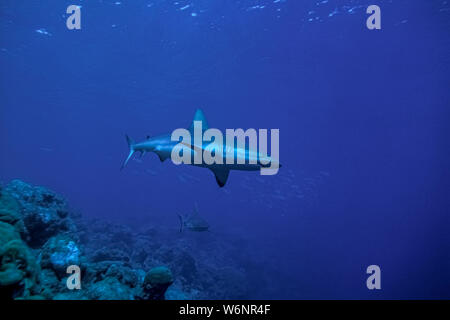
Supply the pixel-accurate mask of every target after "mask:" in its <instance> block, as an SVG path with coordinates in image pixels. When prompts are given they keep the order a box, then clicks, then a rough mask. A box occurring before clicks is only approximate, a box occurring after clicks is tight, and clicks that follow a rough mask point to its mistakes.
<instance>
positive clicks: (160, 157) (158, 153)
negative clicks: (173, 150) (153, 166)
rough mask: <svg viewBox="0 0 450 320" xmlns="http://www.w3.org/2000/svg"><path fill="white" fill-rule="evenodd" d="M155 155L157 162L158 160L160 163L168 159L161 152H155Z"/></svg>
mask: <svg viewBox="0 0 450 320" xmlns="http://www.w3.org/2000/svg"><path fill="white" fill-rule="evenodd" d="M155 153H156V154H157V155H158V157H159V160H160V161H161V162H164V160H166V159H167V158H168V156H167V155H165V154H164V153H162V152H155Z"/></svg>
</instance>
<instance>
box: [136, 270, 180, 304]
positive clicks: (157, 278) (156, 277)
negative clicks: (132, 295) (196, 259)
mask: <svg viewBox="0 0 450 320" xmlns="http://www.w3.org/2000/svg"><path fill="white" fill-rule="evenodd" d="M172 283H173V276H172V272H171V271H170V270H169V268H167V267H156V268H153V269H151V270H150V271H149V272H148V273H147V274H146V276H145V279H144V284H143V288H142V291H143V293H142V298H143V299H144V300H164V299H165V298H164V294H165V292H166V290H167V288H168V287H169V286H170V285H171V284H172Z"/></svg>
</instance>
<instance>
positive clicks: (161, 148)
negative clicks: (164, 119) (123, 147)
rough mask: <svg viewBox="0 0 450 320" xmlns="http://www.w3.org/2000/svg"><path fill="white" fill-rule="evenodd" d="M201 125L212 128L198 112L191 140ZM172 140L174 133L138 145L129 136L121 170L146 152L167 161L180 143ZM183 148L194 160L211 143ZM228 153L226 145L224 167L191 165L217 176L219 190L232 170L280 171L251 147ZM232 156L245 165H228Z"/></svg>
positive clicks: (265, 156) (217, 165)
mask: <svg viewBox="0 0 450 320" xmlns="http://www.w3.org/2000/svg"><path fill="white" fill-rule="evenodd" d="M199 122H200V123H201V128H202V131H203V132H204V131H206V130H207V129H208V128H209V127H208V124H207V122H206V119H205V116H204V114H203V112H202V110H200V109H198V110H197V111H196V113H195V115H194V120H193V121H192V125H191V126H190V128H189V129H188V130H189V132H190V133H191V134H192V136H194V130H195V123H197V124H198V123H199ZM171 137H172V134H171V133H169V134H165V135H161V136H156V137H149V136H147V139H146V140H145V141H142V142H138V143H136V142H134V141H133V140H132V139H131V138H130V137H128V135H126V139H127V142H128V147H129V154H128V157H127V158H126V160H125V161H124V162H123V164H122V167H121V169H123V168H124V167H125V166H126V164H127V163H128V161H129V160H130V158H131V157H132V155H133V154H134V153H135V152H140V153H141V156H143V155H144V154H145V153H146V152H154V153H156V154H157V155H158V157H159V159H160V160H161V162H163V161H165V160H166V159H168V158H171V155H172V150H173V149H174V147H175V146H177V145H179V144H180V141H173V140H172V139H171ZM181 144H183V145H185V146H186V147H187V149H189V150H191V157H195V154H196V153H199V152H203V151H204V150H205V148H206V147H208V145H210V144H211V143H210V142H209V143H207V144H206V143H204V142H202V145H195V144H194V143H192V144H190V143H186V142H181ZM225 149H226V148H225V145H224V146H223V159H224V161H223V163H221V164H219V163H212V164H207V163H205V162H204V161H202V162H201V163H195V162H194V161H191V162H190V163H189V164H191V165H193V166H197V167H203V168H208V169H210V170H211V171H212V172H213V173H214V176H215V178H216V181H217V183H218V185H219V186H220V187H223V186H224V185H225V183H226V182H227V179H228V175H229V173H230V170H242V171H257V170H261V168H268V167H269V166H270V165H272V164H273V163H276V166H277V168H279V167H281V165H279V162H278V161H277V160H275V159H273V158H272V157H270V156H268V155H262V154H261V153H258V152H257V151H254V150H250V148H249V144H248V143H245V145H244V148H238V147H236V145H235V144H234V147H233V150H231V151H230V150H228V152H226V150H225ZM230 154H234V158H232V159H238V158H241V160H245V161H243V163H239V162H238V161H231V163H230V162H228V161H227V157H230ZM263 163H264V164H263Z"/></svg>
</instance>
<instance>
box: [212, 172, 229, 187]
mask: <svg viewBox="0 0 450 320" xmlns="http://www.w3.org/2000/svg"><path fill="white" fill-rule="evenodd" d="M211 171H212V172H213V173H214V176H215V177H216V181H217V184H218V185H219V187H221V188H222V187H223V186H224V185H225V183H227V179H228V175H229V174H230V170H229V169H211Z"/></svg>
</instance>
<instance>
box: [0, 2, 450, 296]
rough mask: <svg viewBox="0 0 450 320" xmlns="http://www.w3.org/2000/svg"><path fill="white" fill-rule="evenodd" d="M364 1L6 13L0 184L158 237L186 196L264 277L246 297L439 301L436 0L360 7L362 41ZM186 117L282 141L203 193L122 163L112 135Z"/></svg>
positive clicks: (440, 116) (173, 174) (166, 168)
mask: <svg viewBox="0 0 450 320" xmlns="http://www.w3.org/2000/svg"><path fill="white" fill-rule="evenodd" d="M70 4H78V5H81V6H82V8H81V12H82V29H81V30H72V31H70V30H68V29H67V28H66V18H67V14H65V11H66V8H67V6H68V5H70ZM369 4H373V3H371V2H367V1H351V0H347V1H333V0H329V1H326V0H325V1H320V0H315V1H311V0H304V1H300V0H295V1H294V0H285V1H283V0H281V1H273V0H270V1H269V0H266V1H264V0H261V1H257V0H253V1H250V0H241V1H237V0H236V1H232V0H228V1H226V0H214V1H213V0H203V1H201V0H190V1H185V0H182V1H163V0H157V1H156V0H146V1H142V0H135V1H131V0H123V1H120V2H119V1H117V2H116V1H114V0H111V1H109V0H108V1H107V0H104V1H101V0H89V1H86V0H84V1H81V0H73V1H39V2H38V1H17V0H14V1H13V0H4V1H2V3H1V4H0V49H1V51H0V70H1V73H0V106H1V107H0V125H1V127H0V128H1V129H0V134H1V138H0V141H1V158H0V180H2V181H3V182H7V181H9V180H11V179H14V178H19V179H22V180H24V181H27V182H29V183H33V184H37V185H44V186H46V187H49V188H51V189H53V190H55V191H56V192H58V193H61V194H63V195H64V196H65V197H66V198H67V199H68V201H69V203H70V204H71V206H72V207H73V208H74V210H78V211H80V212H82V214H83V215H85V216H89V217H99V218H103V219H108V220H111V221H118V222H121V223H124V224H129V225H132V226H141V225H145V224H153V225H156V226H161V227H164V228H172V227H173V229H174V232H177V230H178V220H177V218H176V215H175V213H176V212H178V211H183V212H186V211H190V210H192V208H193V206H194V203H195V202H197V203H198V206H199V210H200V212H201V213H202V215H203V217H204V218H205V219H207V220H208V222H209V223H210V225H211V232H214V233H215V234H216V235H218V237H219V239H220V237H221V235H223V241H229V239H230V238H232V237H236V238H239V239H244V241H245V243H246V246H244V247H242V249H241V254H242V255H249V256H257V257H259V258H258V259H257V260H258V261H267V263H268V264H270V266H271V270H274V269H275V270H277V272H274V273H273V274H272V275H270V278H271V279H272V282H271V284H270V286H268V287H267V289H266V291H258V292H255V293H254V294H253V295H251V296H250V298H268V299H277V298H290V299H297V298H321V299H331V298H342V299H348V298H351V299H360V298H376V299H379V298H389V299H391V298H393V299H399V298H401V299H404V298H425V299H428V298H450V274H449V270H450V269H449V268H450V254H449V252H450V232H449V231H450V219H449V214H450V196H449V195H450V193H449V191H450V183H449V181H450V180H449V178H450V177H449V176H450V174H449V173H450V172H449V169H448V163H449V160H450V157H449V150H450V144H449V139H448V138H449V126H448V123H449V119H450V112H449V110H450V94H449V84H450V82H449V80H450V76H449V74H450V41H449V40H450V37H449V35H450V34H449V30H450V2H448V1H443V0H439V1H438V0H436V1H425V0H422V1H406V0H397V1H376V4H378V5H379V6H380V7H381V11H382V29H381V30H373V31H370V30H368V29H367V28H366V26H365V20H366V18H367V17H368V15H367V14H366V13H365V9H366V8H367V6H368V5H369ZM187 5H189V7H186V6H187ZM197 108H202V109H203V111H204V113H205V115H206V118H207V120H208V122H209V125H210V126H211V127H215V128H219V129H226V128H245V129H246V128H268V129H270V128H279V129H280V161H281V163H282V164H283V167H282V168H281V169H280V172H279V174H277V175H274V176H260V175H259V174H258V172H240V171H232V172H231V174H230V177H229V179H228V182H227V185H226V186H225V187H224V188H219V187H218V186H217V184H216V181H215V179H214V177H213V175H212V173H211V172H210V171H209V170H205V169H202V168H197V167H191V166H175V165H174V164H172V163H170V161H167V162H164V163H161V162H160V161H159V159H158V157H157V156H156V155H154V154H147V155H145V156H144V157H143V159H142V161H141V160H139V159H134V160H133V161H131V162H130V164H129V165H128V166H127V168H126V169H125V170H123V171H120V170H119V168H120V165H121V163H122V161H123V160H124V159H125V157H126V155H127V153H128V149H127V144H126V141H125V134H128V135H130V136H131V137H133V138H134V139H136V140H143V139H144V138H145V137H146V136H147V135H150V136H154V135H158V134H163V133H169V132H171V131H172V130H173V129H175V128H181V127H188V126H189V125H190V123H191V121H192V117H193V115H194V112H195V110H196V109H197ZM199 236H203V234H201V235H199ZM204 236H205V241H207V240H208V235H204ZM239 243H241V242H239ZM211 256H214V252H211ZM231 258H232V257H231ZM371 264H376V265H379V266H380V267H381V272H382V280H381V283H382V284H381V285H382V289H381V290H368V289H367V288H366V278H367V276H368V275H367V274H366V268H367V266H369V265H371ZM266 266H267V265H266V263H259V264H258V263H255V264H254V265H251V266H249V265H246V266H243V268H244V267H245V268H247V269H248V268H250V271H251V270H252V269H251V268H254V271H255V275H259V274H261V273H262V272H263V271H264V270H265V268H266ZM256 277H257V276H256ZM257 280H258V279H256V281H257ZM252 281H255V279H253V280H252Z"/></svg>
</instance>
